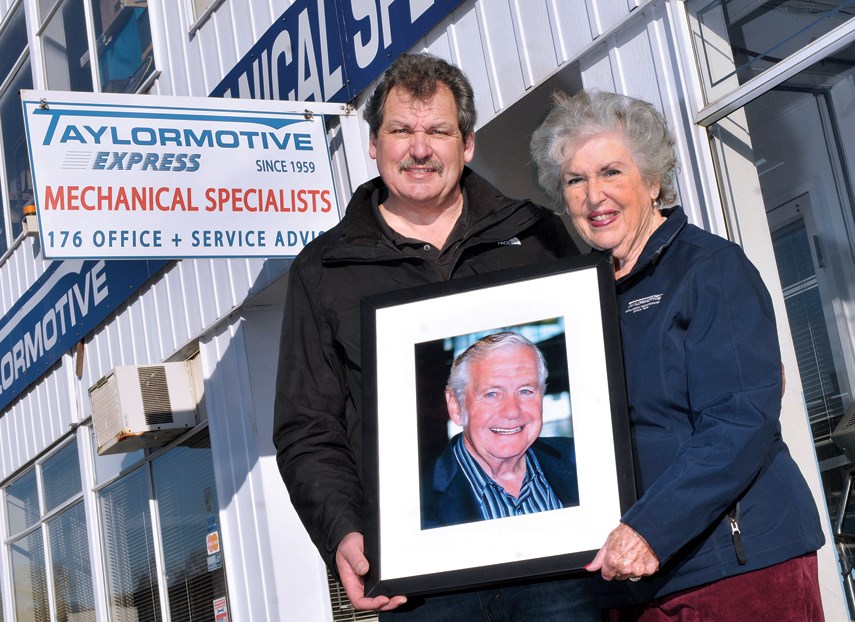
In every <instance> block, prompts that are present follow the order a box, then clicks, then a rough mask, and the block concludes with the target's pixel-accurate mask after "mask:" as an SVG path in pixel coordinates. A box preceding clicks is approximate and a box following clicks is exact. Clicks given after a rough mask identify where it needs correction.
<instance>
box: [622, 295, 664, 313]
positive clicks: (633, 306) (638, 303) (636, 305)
mask: <svg viewBox="0 0 855 622" xmlns="http://www.w3.org/2000/svg"><path fill="white" fill-rule="evenodd" d="M661 301H662V294H653V295H652V296H646V297H645V298H639V299H638V300H630V301H629V304H628V305H626V311H625V313H638V312H639V311H646V310H647V309H649V308H650V307H655V306H656V305H658V304H659V303H660V302H661Z"/></svg>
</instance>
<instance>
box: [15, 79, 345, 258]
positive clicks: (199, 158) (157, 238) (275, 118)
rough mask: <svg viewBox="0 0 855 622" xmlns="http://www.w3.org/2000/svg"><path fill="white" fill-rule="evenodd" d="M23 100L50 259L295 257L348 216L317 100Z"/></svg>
mask: <svg viewBox="0 0 855 622" xmlns="http://www.w3.org/2000/svg"><path fill="white" fill-rule="evenodd" d="M21 98H22V101H23V107H24V119H25V123H26V131H27V141H28V145H29V149H30V159H31V164H32V172H33V184H34V187H35V203H36V208H37V211H38V218H39V230H40V231H41V237H42V248H43V252H44V256H45V257H49V258H59V259H67V258H153V257H163V258H179V257H251V256H263V257H274V256H275V257H282V256H293V255H296V254H297V253H298V252H299V251H300V250H301V249H302V248H303V246H305V245H306V244H307V243H308V242H309V241H311V240H312V239H314V238H315V237H317V236H318V235H320V234H321V233H323V232H324V231H326V230H327V229H329V228H331V227H332V226H333V225H335V224H336V223H337V222H338V220H339V209H338V202H337V199H336V194H335V188H334V186H333V179H332V167H331V164H330V156H329V148H328V146H327V141H326V135H325V129H324V120H323V117H322V116H320V115H313V114H311V113H308V114H307V113H306V112H304V111H302V108H303V107H304V106H312V105H313V104H311V103H310V104H295V102H284V101H258V100H235V99H217V98H187V97H156V96H153V95H108V94H92V93H66V92H55V91H51V92H48V91H22V93H21ZM297 106H299V107H300V108H299V109H300V110H301V111H300V112H295V111H294V110H295V107H297Z"/></svg>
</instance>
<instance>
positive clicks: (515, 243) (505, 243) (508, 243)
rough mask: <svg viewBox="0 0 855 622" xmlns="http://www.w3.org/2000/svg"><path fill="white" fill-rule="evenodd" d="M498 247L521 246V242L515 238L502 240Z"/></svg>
mask: <svg viewBox="0 0 855 622" xmlns="http://www.w3.org/2000/svg"><path fill="white" fill-rule="evenodd" d="M499 246H522V242H520V239H519V238H517V237H514V238H511V239H510V240H502V241H501V242H499Z"/></svg>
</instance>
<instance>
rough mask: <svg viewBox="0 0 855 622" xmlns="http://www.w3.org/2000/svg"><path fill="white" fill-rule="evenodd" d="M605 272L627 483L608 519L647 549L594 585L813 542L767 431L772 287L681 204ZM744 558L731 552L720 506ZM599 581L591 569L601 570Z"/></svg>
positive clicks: (630, 589) (773, 402) (618, 593)
mask: <svg viewBox="0 0 855 622" xmlns="http://www.w3.org/2000/svg"><path fill="white" fill-rule="evenodd" d="M664 213H665V215H666V216H667V220H666V221H665V222H664V223H663V224H662V225H660V227H659V228H658V229H657V230H656V231H655V232H654V234H653V236H652V237H651V239H650V240H648V242H647V244H646V246H645V248H644V250H643V252H642V255H641V256H640V257H639V260H638V262H637V263H636V265H635V267H634V268H633V270H632V272H631V273H630V274H628V275H627V276H625V277H623V278H621V279H620V280H619V281H618V282H617V291H618V300H619V312H620V326H621V340H622V344H623V355H624V365H625V372H626V381H627V395H628V400H629V409H630V422H631V427H632V438H633V448H634V452H635V456H634V460H635V468H636V478H637V488H638V494H639V495H640V498H639V500H638V502H637V503H635V504H634V505H633V506H632V507H631V508H630V509H629V511H627V513H626V514H625V515H624V516H623V517H622V519H621V521H622V522H624V523H626V524H628V525H629V526H631V527H632V528H633V529H635V530H636V531H637V532H638V533H640V534H641V535H642V536H644V538H645V539H646V540H647V542H648V543H649V544H650V546H651V547H652V548H653V550H654V551H655V553H656V554H657V555H658V556H659V559H660V561H661V564H662V565H661V569H660V571H659V572H657V573H656V574H655V575H653V576H652V577H649V578H645V579H643V580H642V581H639V582H637V583H631V582H624V581H621V582H618V581H612V582H610V583H608V584H606V585H604V589H605V590H606V592H607V595H606V604H608V605H609V606H622V605H627V604H631V603H633V602H641V601H645V600H650V599H653V598H657V597H660V596H664V595H666V594H670V593H672V592H676V591H679V590H684V589H687V588H691V587H696V586H699V585H701V584H704V583H709V582H711V581H715V580H717V579H721V578H724V577H728V576H732V575H735V574H739V573H743V572H748V571H751V570H757V569H760V568H765V567H768V566H771V565H773V564H776V563H779V562H783V561H786V560H788V559H791V558H793V557H796V556H799V555H802V554H805V553H809V552H811V551H815V550H817V549H818V548H819V547H820V546H822V544H823V542H824V537H823V535H822V531H821V528H820V521H819V516H818V514H817V510H816V505H815V503H814V500H813V498H812V496H811V493H810V491H809V489H808V487H807V484H806V483H805V480H804V478H803V477H802V474H801V472H800V471H799V469H798V467H797V466H796V464H795V462H794V461H793V459H792V458H791V456H790V454H789V451H788V449H787V446H786V445H785V443H784V441H783V440H782V438H781V427H780V423H779V416H780V411H781V380H782V379H781V356H780V351H779V347H778V336H777V332H776V328H775V316H774V311H773V309H772V301H771V299H770V297H769V293H768V292H767V290H766V287H765V286H764V284H763V282H762V280H761V279H760V275H759V273H758V272H757V270H756V269H755V268H754V266H753V265H752V264H751V263H750V262H749V261H748V258H747V257H746V256H745V254H744V253H743V251H742V249H741V248H740V247H739V246H737V245H736V244H734V243H732V242H729V241H727V240H725V239H722V238H720V237H718V236H716V235H713V234H711V233H709V232H706V231H703V230H702V229H699V228H698V227H695V226H693V225H691V224H688V222H687V219H686V215H685V214H684V212H683V210H682V208H680V207H676V208H672V209H671V210H666V211H665V212H664ZM737 501H738V506H737V510H738V516H737V520H738V523H739V527H740V529H741V532H742V542H743V546H744V551H745V557H746V560H747V562H746V563H745V564H740V563H739V561H738V560H737V555H736V549H735V546H734V541H733V538H732V536H731V527H730V522H729V520H728V518H727V516H726V515H727V513H728V511H729V510H730V509H731V508H733V507H734V505H735V504H736V502H737ZM603 583H605V582H603Z"/></svg>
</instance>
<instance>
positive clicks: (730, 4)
mask: <svg viewBox="0 0 855 622" xmlns="http://www.w3.org/2000/svg"><path fill="white" fill-rule="evenodd" d="M688 9H689V11H690V12H691V13H692V14H693V15H694V16H695V18H696V22H695V24H694V28H695V41H696V49H695V54H696V57H697V61H698V65H699V67H700V69H701V74H702V75H703V76H705V77H706V78H707V82H706V84H705V91H706V99H707V101H712V100H714V99H717V98H718V97H721V96H722V95H723V94H724V93H725V92H727V91H728V90H730V89H732V88H733V87H734V86H735V85H737V84H743V83H745V82H747V81H748V80H749V79H751V78H753V77H754V76H756V75H758V74H759V73H762V72H763V71H765V70H766V69H768V68H769V67H772V66H773V65H775V64H777V63H778V62H780V61H781V60H783V59H784V58H786V57H788V56H790V55H791V54H793V53H794V52H796V51H797V50H799V49H801V48H803V47H804V46H805V45H807V44H808V43H810V42H811V41H813V40H814V39H816V38H817V37H820V36H822V35H824V34H826V33H828V32H830V31H831V30H833V29H834V28H836V27H838V26H840V25H841V24H843V23H845V22H846V21H847V20H849V19H851V18H852V17H853V16H855V1H853V0H842V1H841V0H812V1H810V2H805V1H804V0H761V1H756V0H755V1H749V0H712V1H710V0H692V1H690V2H689V3H688Z"/></svg>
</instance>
